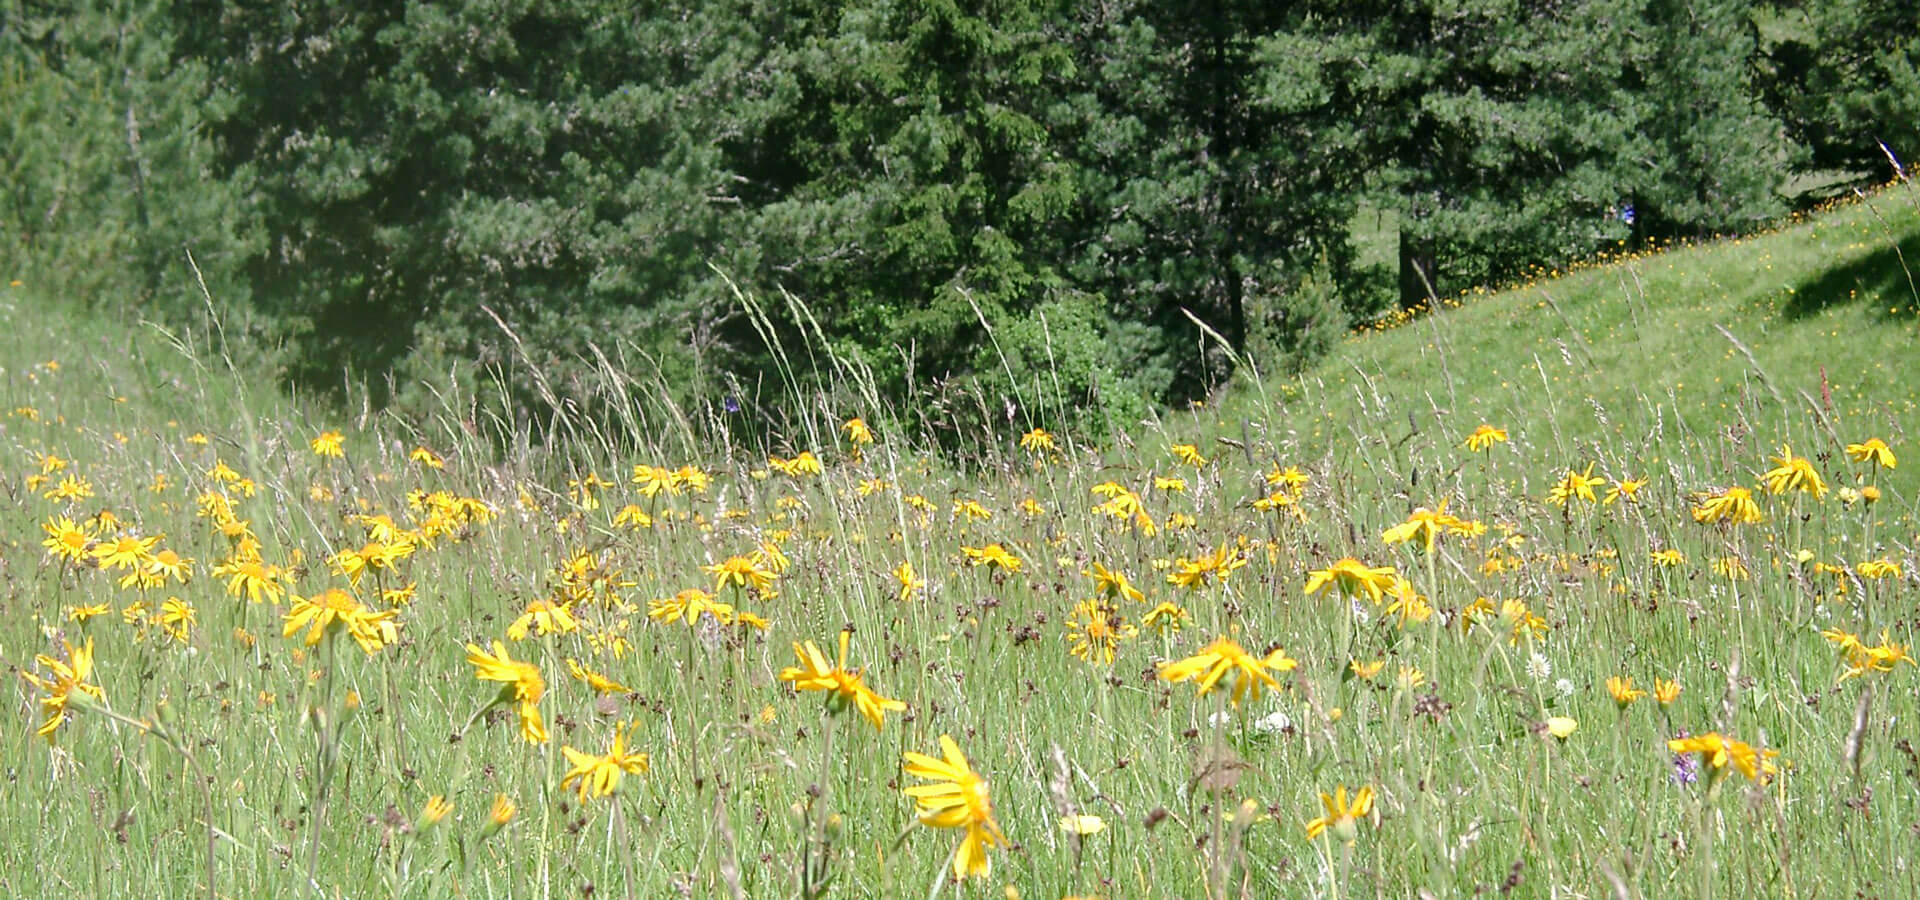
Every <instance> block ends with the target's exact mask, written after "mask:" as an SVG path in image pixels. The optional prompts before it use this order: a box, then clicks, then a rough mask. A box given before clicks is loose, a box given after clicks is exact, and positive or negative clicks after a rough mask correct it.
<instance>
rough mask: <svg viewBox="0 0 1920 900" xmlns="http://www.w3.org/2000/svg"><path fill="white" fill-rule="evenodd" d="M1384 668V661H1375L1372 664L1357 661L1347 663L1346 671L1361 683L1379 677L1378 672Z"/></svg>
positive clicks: (1385, 663)
mask: <svg viewBox="0 0 1920 900" xmlns="http://www.w3.org/2000/svg"><path fill="white" fill-rule="evenodd" d="M1386 667H1387V661H1386V660H1384V659H1376V660H1374V661H1372V662H1361V661H1359V660H1357V659H1353V660H1348V661H1347V669H1348V670H1349V671H1351V672H1352V673H1353V674H1354V676H1355V677H1358V678H1359V679H1361V680H1362V681H1372V680H1373V678H1374V676H1376V675H1379V674H1380V670H1381V669H1384V668H1386Z"/></svg>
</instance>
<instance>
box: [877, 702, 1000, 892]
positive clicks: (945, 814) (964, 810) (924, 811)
mask: <svg viewBox="0 0 1920 900" xmlns="http://www.w3.org/2000/svg"><path fill="white" fill-rule="evenodd" d="M940 754H941V755H940V758H938V759H936V758H934V757H931V756H928V755H926V754H924V753H913V752H908V753H906V754H904V757H905V759H906V765H905V766H904V767H903V769H904V771H905V772H906V774H908V775H911V776H913V777H915V778H920V779H924V780H926V781H927V782H929V783H928V784H916V785H913V786H912V787H909V788H906V789H905V791H906V795H907V796H909V797H912V798H913V802H914V805H915V806H917V807H918V808H919V818H920V824H922V825H925V826H927V827H929V828H964V829H966V834H965V835H964V836H962V837H961V838H960V846H958V847H956V848H954V851H953V877H954V878H956V879H964V878H976V877H977V878H985V877H987V876H988V875H989V874H991V873H992V871H993V861H992V860H991V859H989V858H988V857H987V848H988V847H992V846H995V845H998V846H1001V847H1005V846H1007V845H1008V842H1007V836H1006V834H1005V833H1003V832H1002V831H1001V830H1000V823H998V822H995V821H994V819H993V801H992V799H991V798H990V797H989V796H988V792H987V781H986V779H984V778H982V777H980V773H978V772H975V771H974V770H973V767H972V766H970V765H968V764H967V757H966V756H965V754H962V753H961V752H960V745H958V744H956V743H954V742H953V738H951V737H948V736H947V735H944V734H943V735H941V736H940Z"/></svg>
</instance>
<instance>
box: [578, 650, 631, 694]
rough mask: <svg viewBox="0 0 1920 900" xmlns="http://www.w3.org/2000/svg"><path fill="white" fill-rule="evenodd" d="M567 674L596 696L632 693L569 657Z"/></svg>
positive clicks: (616, 682)
mask: <svg viewBox="0 0 1920 900" xmlns="http://www.w3.org/2000/svg"><path fill="white" fill-rule="evenodd" d="M567 674H569V675H572V676H573V677H574V680H576V681H579V682H581V683H583V684H585V685H586V686H587V687H589V688H592V689H593V692H594V693H596V694H631V693H633V689H632V688H629V687H627V686H626V685H624V684H621V683H620V682H618V681H614V680H613V679H611V678H608V677H607V676H605V675H602V674H600V673H599V672H595V671H594V670H592V669H589V668H587V667H586V666H583V665H581V664H580V662H579V661H578V660H576V659H574V658H573V657H571V656H569V657H567Z"/></svg>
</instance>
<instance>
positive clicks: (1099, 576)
mask: <svg viewBox="0 0 1920 900" xmlns="http://www.w3.org/2000/svg"><path fill="white" fill-rule="evenodd" d="M1084 574H1085V575H1086V576H1087V577H1089V578H1092V579H1093V589H1094V592H1095V593H1097V594H1099V595H1100V596H1102V597H1108V598H1112V599H1116V600H1117V599H1120V598H1125V599H1128V600H1133V601H1135V602H1140V601H1144V600H1146V599H1147V595H1145V594H1143V593H1141V592H1140V589H1139V588H1136V587H1134V586H1133V582H1131V581H1128V580H1127V576H1126V575H1124V574H1122V573H1120V572H1118V571H1115V570H1113V569H1109V568H1107V567H1106V566H1103V565H1101V564H1099V563H1094V564H1093V568H1091V569H1089V570H1087V571H1086V572H1085V573H1084Z"/></svg>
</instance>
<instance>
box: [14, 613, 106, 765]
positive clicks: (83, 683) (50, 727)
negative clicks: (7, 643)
mask: <svg viewBox="0 0 1920 900" xmlns="http://www.w3.org/2000/svg"><path fill="white" fill-rule="evenodd" d="M65 646H66V648H67V660H68V661H67V662H61V661H60V660H57V659H54V658H53V657H51V656H47V655H45V654H41V655H38V656H35V657H34V658H33V661H34V662H35V663H38V664H39V665H40V667H41V668H43V669H46V670H47V672H48V673H49V677H47V678H41V677H39V676H37V675H34V674H33V673H31V672H21V673H20V677H21V678H24V679H26V680H27V681H28V682H29V683H31V684H32V685H33V686H34V687H37V688H39V689H41V690H43V691H46V692H47V695H46V696H45V697H41V698H40V711H41V713H42V714H44V715H45V716H46V717H47V720H46V721H45V722H42V723H41V724H40V728H39V730H37V731H36V732H35V733H36V734H38V735H40V736H41V737H44V738H46V739H47V742H48V743H52V742H53V733H54V730H55V729H57V728H59V727H60V723H62V722H65V721H66V720H67V713H68V711H69V706H70V705H71V701H72V700H73V698H74V697H75V696H76V695H78V696H83V697H90V698H92V699H94V700H99V701H102V702H104V701H105V700H106V699H107V692H106V691H105V690H103V689H102V688H101V687H100V686H99V685H97V684H88V683H87V680H88V679H89V678H91V677H93V638H87V642H86V643H85V644H82V645H80V646H78V647H75V646H74V645H72V644H66V645H65ZM82 702H85V701H82Z"/></svg>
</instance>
